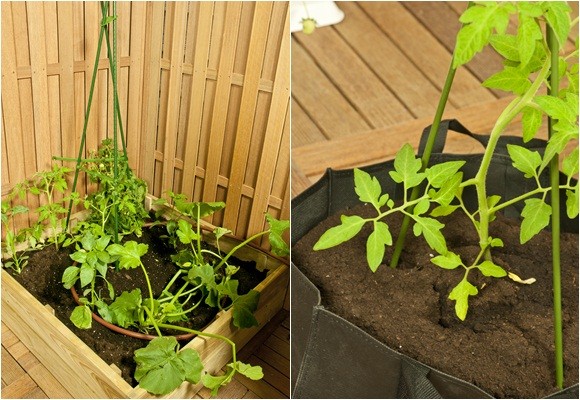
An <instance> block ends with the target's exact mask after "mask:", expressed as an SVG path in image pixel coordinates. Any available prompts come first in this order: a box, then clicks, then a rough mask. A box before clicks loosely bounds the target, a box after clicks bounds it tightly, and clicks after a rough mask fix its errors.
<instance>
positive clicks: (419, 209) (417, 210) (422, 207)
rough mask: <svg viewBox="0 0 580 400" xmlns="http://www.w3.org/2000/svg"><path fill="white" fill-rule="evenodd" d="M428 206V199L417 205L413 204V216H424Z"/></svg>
mask: <svg viewBox="0 0 580 400" xmlns="http://www.w3.org/2000/svg"><path fill="white" fill-rule="evenodd" d="M430 204H431V203H430V202H429V199H428V198H424V199H422V200H421V201H419V202H418V203H417V204H415V207H414V208H413V215H421V214H425V213H426V212H427V211H428V210H429V206H430Z"/></svg>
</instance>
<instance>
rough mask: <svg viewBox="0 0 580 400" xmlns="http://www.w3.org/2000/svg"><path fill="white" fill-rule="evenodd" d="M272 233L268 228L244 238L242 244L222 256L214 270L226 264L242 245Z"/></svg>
mask: <svg viewBox="0 0 580 400" xmlns="http://www.w3.org/2000/svg"><path fill="white" fill-rule="evenodd" d="M268 233H270V230H269V229H268V230H267V231H264V232H258V233H256V234H255V235H254V236H252V237H250V238H248V239H246V240H244V241H243V242H241V243H240V244H238V245H237V246H236V247H234V248H233V249H231V250H230V252H229V253H228V254H227V255H226V256H225V257H224V258H222V260H221V261H220V262H219V264H218V265H216V266H215V268H214V271H215V270H218V269H219V268H220V267H221V266H222V265H224V264H225V263H226V261H228V259H229V258H230V257H231V256H232V255H233V254H234V253H235V252H236V251H238V250H239V249H241V248H242V247H244V246H245V245H247V244H248V243H250V242H251V241H253V240H255V239H257V238H259V237H260V236H263V235H266V234H268Z"/></svg>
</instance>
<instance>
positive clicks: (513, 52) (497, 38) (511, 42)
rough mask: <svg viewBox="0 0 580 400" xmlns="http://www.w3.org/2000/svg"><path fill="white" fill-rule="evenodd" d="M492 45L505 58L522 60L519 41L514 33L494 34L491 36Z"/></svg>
mask: <svg viewBox="0 0 580 400" xmlns="http://www.w3.org/2000/svg"><path fill="white" fill-rule="evenodd" d="M489 42H490V44H491V45H492V47H493V48H494V49H495V51H497V52H498V53H499V54H500V55H502V56H503V57H504V58H505V59H507V60H510V61H516V62H519V61H520V52H519V50H518V41H517V39H516V37H515V36H514V35H507V34H503V35H492V36H491V37H490V38H489Z"/></svg>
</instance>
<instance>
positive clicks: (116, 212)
mask: <svg viewBox="0 0 580 400" xmlns="http://www.w3.org/2000/svg"><path fill="white" fill-rule="evenodd" d="M113 16H114V17H116V16H117V2H116V1H113ZM111 65H112V68H111V78H112V81H113V93H115V92H116V90H117V18H115V19H113V54H112V58H111ZM118 100H119V99H118V98H117V96H116V95H115V94H113V158H114V160H113V176H114V182H115V183H117V182H118V181H119V154H118V152H119V149H118V144H117V139H118V132H117V118H118V117H119V114H118V112H117V111H118V110H119V107H118V105H119V101H118ZM113 193H114V196H115V197H114V198H113V220H114V222H115V232H114V240H115V243H118V242H119V198H118V192H117V191H116V190H115V191H113Z"/></svg>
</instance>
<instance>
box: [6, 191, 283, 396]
mask: <svg viewBox="0 0 580 400" xmlns="http://www.w3.org/2000/svg"><path fill="white" fill-rule="evenodd" d="M148 200H149V201H150V199H148ZM168 211H169V212H174V211H172V210H170V209H168ZM228 243H231V245H232V246H234V245H235V243H236V242H235V239H232V240H231V241H229V240H228ZM220 245H221V247H222V248H223V249H225V250H226V251H227V248H226V247H227V246H226V243H225V242H224V241H223V239H222V240H220ZM236 257H238V258H240V259H252V260H254V261H256V263H257V267H258V268H259V269H261V270H267V271H268V275H267V277H266V279H264V281H262V282H261V283H260V284H259V285H258V286H256V288H255V290H257V291H259V292H260V302H259V305H258V310H257V311H256V312H255V314H254V315H255V317H256V319H257V320H258V322H259V326H257V327H253V328H249V329H238V328H235V327H234V326H233V323H232V312H231V310H229V311H222V312H220V313H219V314H218V315H217V316H216V317H215V319H214V320H213V322H211V323H210V324H209V325H208V326H207V327H206V328H205V329H204V331H205V332H209V333H217V334H220V335H222V336H226V337H229V338H230V339H231V340H232V341H234V342H235V343H236V345H237V349H238V350H239V349H241V348H242V346H244V345H245V344H246V343H247V342H248V341H249V340H250V339H251V338H252V337H253V336H254V335H255V334H256V333H257V332H258V331H259V330H260V329H261V328H262V327H263V326H264V325H265V324H266V323H267V322H268V321H269V320H270V319H271V318H272V317H273V316H274V315H275V314H276V313H277V312H278V311H279V310H280V309H281V308H282V306H283V304H284V299H285V297H286V291H287V289H288V281H289V272H288V264H287V262H285V261H284V260H281V259H279V258H277V257H275V256H271V255H269V254H267V253H266V252H264V251H261V250H259V249H256V248H253V247H248V246H246V248H244V249H241V250H240V251H239V252H237V253H236ZM2 321H3V322H4V323H6V324H7V325H8V326H9V327H10V329H11V330H12V331H13V332H14V333H15V334H16V336H17V337H18V338H19V339H20V340H21V341H22V343H24V345H25V346H26V347H28V348H29V349H30V351H31V352H32V353H33V354H34V355H35V356H36V357H37V358H38V359H39V360H40V362H41V363H42V364H43V365H44V366H45V367H46V368H47V369H48V370H49V371H50V372H51V373H52V374H53V375H54V376H55V377H56V379H58V380H59V382H61V383H62V385H63V386H64V387H65V388H66V389H67V390H68V391H69V393H70V394H71V395H72V396H74V397H75V398H154V397H157V396H153V395H150V394H149V393H147V392H146V391H145V390H143V389H141V388H139V387H136V388H134V387H131V385H129V384H128V383H127V382H126V381H125V380H124V379H123V378H122V377H121V376H120V374H119V373H118V372H117V370H118V369H117V368H116V367H115V366H114V365H113V366H109V365H107V364H106V363H105V361H103V360H102V359H101V358H100V357H99V356H98V355H97V354H96V353H95V352H94V351H93V350H91V349H90V348H89V347H88V346H87V345H86V344H85V343H84V342H83V341H82V340H80V339H79V338H78V337H77V336H76V335H75V334H74V333H73V332H72V331H71V330H70V329H68V328H67V327H66V326H65V325H64V324H63V323H62V322H61V321H60V320H59V319H58V318H56V317H55V316H54V315H53V313H52V312H51V310H50V309H49V308H47V307H46V306H45V305H43V304H41V303H40V302H39V301H38V300H36V298H34V297H33V296H32V295H31V294H30V293H28V291H27V290H26V289H25V288H23V287H22V286H21V285H20V284H19V283H18V282H17V281H16V280H15V279H14V278H12V276H10V274H9V273H8V272H6V271H4V270H2ZM144 345H145V344H144ZM183 348H192V349H195V350H197V351H198V352H199V355H200V356H201V359H202V362H203V364H204V366H205V368H206V371H208V372H209V373H217V372H218V371H219V370H220V369H221V368H222V367H223V366H224V365H226V364H227V363H228V362H229V361H230V359H231V347H230V346H229V345H228V344H227V343H225V342H223V341H221V340H219V339H210V338H201V337H196V338H194V339H193V340H192V341H190V342H189V343H188V344H187V345H186V346H184V347H183ZM201 388H202V384H201V383H199V384H197V385H192V384H190V383H188V382H185V383H183V384H182V385H181V386H180V387H179V388H177V389H176V390H174V391H173V392H172V393H170V394H168V395H166V396H165V397H166V398H192V397H193V396H194V395H195V394H196V393H197V392H198V391H199V390H200V389H201Z"/></svg>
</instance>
